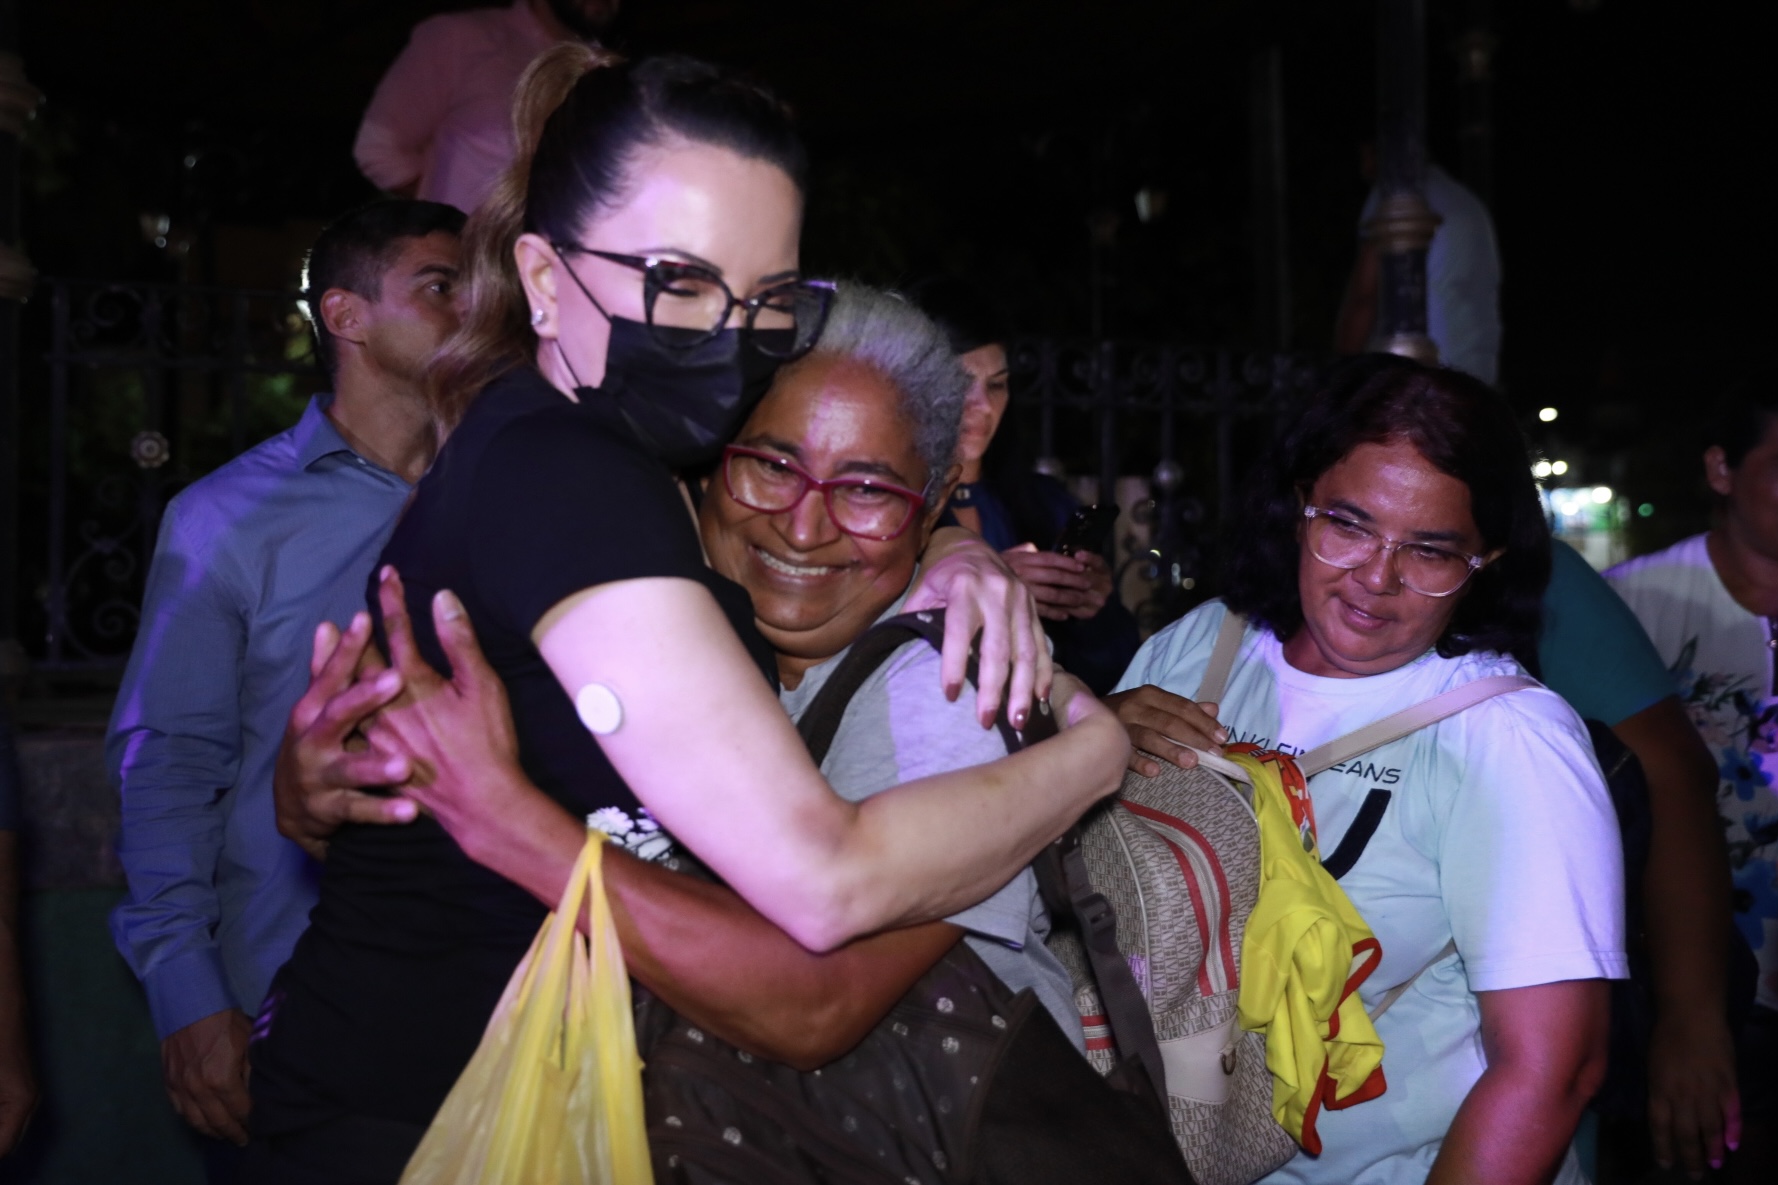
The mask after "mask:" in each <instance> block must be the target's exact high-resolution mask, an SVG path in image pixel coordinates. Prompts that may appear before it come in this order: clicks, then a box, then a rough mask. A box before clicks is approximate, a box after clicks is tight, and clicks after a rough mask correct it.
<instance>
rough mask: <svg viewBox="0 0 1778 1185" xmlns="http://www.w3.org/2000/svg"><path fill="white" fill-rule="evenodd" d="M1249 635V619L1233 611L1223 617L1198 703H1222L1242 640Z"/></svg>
mask: <svg viewBox="0 0 1778 1185" xmlns="http://www.w3.org/2000/svg"><path fill="white" fill-rule="evenodd" d="M1246 633H1247V619H1246V618H1245V617H1243V616H1241V615H1240V614H1239V613H1236V612H1235V611H1234V610H1233V609H1230V610H1228V612H1227V613H1225V614H1224V615H1223V619H1222V628H1221V629H1220V630H1218V631H1217V632H1216V646H1215V648H1213V649H1212V650H1211V651H1210V665H1209V666H1207V667H1205V668H1204V681H1203V682H1202V683H1200V684H1198V694H1197V695H1196V696H1194V697H1192V698H1193V699H1194V701H1195V702H1197V703H1210V704H1214V703H1220V702H1221V700H1222V693H1223V692H1224V691H1226V690H1228V685H1229V672H1230V671H1232V670H1234V669H1235V655H1236V654H1237V653H1239V652H1240V649H1241V639H1242V637H1243V636H1245V635H1246Z"/></svg>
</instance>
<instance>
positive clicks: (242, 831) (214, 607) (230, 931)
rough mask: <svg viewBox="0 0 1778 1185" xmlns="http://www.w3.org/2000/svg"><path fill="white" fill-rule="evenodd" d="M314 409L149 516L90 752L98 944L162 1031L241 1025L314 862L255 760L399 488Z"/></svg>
mask: <svg viewBox="0 0 1778 1185" xmlns="http://www.w3.org/2000/svg"><path fill="white" fill-rule="evenodd" d="M330 401H331V397H329V396H324V395H318V396H316V397H315V398H314V399H312V400H310V402H309V406H308V409H307V410H306V411H304V412H303V416H302V419H301V420H300V421H298V422H297V424H296V426H295V427H294V428H291V429H290V430H289V431H287V432H283V433H280V434H279V435H277V436H274V437H272V438H271V439H270V440H268V441H266V442H265V443H264V444H261V445H259V446H258V447H256V448H253V449H251V450H249V451H247V452H245V453H243V454H242V455H241V456H239V457H236V458H235V459H234V460H233V461H231V462H229V463H228V464H227V465H225V466H223V467H222V468H221V469H218V470H217V471H216V472H214V473H212V474H210V475H209V476H207V477H205V478H203V479H202V480H201V481H198V482H196V483H194V484H193V485H192V486H191V487H190V488H188V489H186V490H185V491H183V492H182V493H180V494H179V496H178V497H176V498H174V499H173V500H172V502H171V503H169V504H168V506H167V511H166V515H165V517H164V518H163V519H162V520H161V528H160V540H159V542H158V543H157V544H156V546H155V552H154V563H153V565H152V566H151V567H150V568H149V572H148V586H147V590H146V592H145V594H144V597H143V605H142V625H141V630H140V632H139V633H138V635H137V637H136V646H135V649H134V650H133V651H132V652H131V654H130V665H129V669H128V670H127V671H126V672H125V674H124V680H123V686H122V687H121V688H120V689H119V691H118V696H117V705H116V707H115V708H114V709H113V711H112V716H111V728H110V731H109V732H108V733H107V735H106V738H105V756H106V761H107V763H108V765H109V767H110V769H111V773H112V776H113V778H114V779H115V780H116V782H117V785H118V787H119V791H120V793H121V794H122V797H123V830H122V836H121V839H120V841H119V844H118V855H119V857H120V858H121V860H122V862H123V867H124V873H125V874H126V876H127V877H128V879H129V895H128V897H126V898H125V900H124V901H123V903H122V904H121V905H119V906H118V907H117V909H116V910H115V911H114V912H113V913H112V915H111V932H112V936H113V937H114V938H115V939H116V941H117V947H118V950H119V951H121V952H122V953H123V956H124V958H125V959H126V960H127V961H128V962H129V964H130V967H131V969H132V970H134V971H135V973H136V975H137V977H138V978H139V979H141V980H142V983H143V986H144V987H145V988H146V989H147V992H148V1004H149V1009H150V1011H151V1013H152V1014H153V1017H154V1024H155V1028H156V1030H158V1032H159V1033H160V1035H161V1036H162V1037H165V1036H167V1035H168V1034H170V1033H173V1032H174V1031H176V1030H178V1029H181V1028H184V1027H185V1026H186V1025H188V1024H191V1023H192V1022H193V1021H197V1020H202V1019H203V1018H204V1017H206V1016H209V1015H211V1014H213V1013H216V1012H221V1011H223V1010H225V1009H228V1008H240V1009H242V1010H243V1011H245V1012H246V1013H247V1014H248V1015H252V1014H254V1013H255V1012H256V1011H257V1010H258V1008H259V1004H260V1001H261V999H262V998H263V997H264V996H265V993H266V989H267V987H268V986H269V985H270V983H271V979H272V973H273V972H275V971H276V970H277V969H278V967H279V966H280V965H282V964H283V962H284V960H285V959H287V958H288V957H289V956H290V951H291V949H292V948H293V947H294V946H295V945H296V940H297V937H298V935H300V934H301V933H302V931H303V929H304V927H305V926H307V925H308V920H309V909H310V907H311V906H313V905H314V903H315V886H316V881H317V878H318V874H319V871H320V870H319V868H318V866H317V865H315V864H314V862H313V861H311V860H310V859H309V858H308V856H307V855H305V854H304V853H303V851H302V849H300V848H299V847H297V846H296V845H295V844H294V843H292V842H290V841H289V840H287V839H285V838H284V837H282V836H280V835H279V834H278V830H277V826H276V823H275V822H274V819H273V813H272V809H273V808H272V767H273V765H274V763H275V762H276V760H277V756H278V747H279V744H280V743H281V742H282V740H283V736H284V727H285V724H286V722H287V720H288V719H289V716H290V710H291V708H292V707H294V706H295V704H296V701H297V700H298V699H299V698H300V697H301V696H302V693H303V691H304V689H305V688H307V686H308V681H309V655H310V651H311V648H312V643H313V639H314V634H315V627H316V626H318V625H319V624H320V623H321V622H323V621H332V622H335V623H338V624H340V625H342V626H343V625H344V624H345V622H346V621H348V620H349V619H350V617H351V615H352V614H353V613H355V612H356V611H358V610H359V609H362V608H364V598H365V589H366V587H367V585H368V582H369V579H370V574H371V570H372V568H373V567H374V566H375V565H376V562H377V557H378V556H379V555H380V554H381V553H382V550H383V544H384V543H386V542H387V541H388V538H389V533H390V532H391V531H392V530H393V529H394V526H395V520H396V518H397V517H398V516H399V515H400V513H401V508H402V506H403V505H404V504H405V503H406V501H407V497H408V494H409V493H410V492H411V490H412V487H411V486H410V485H408V483H407V482H405V481H403V480H402V479H401V478H400V477H398V476H396V475H395V474H393V473H390V472H389V471H387V470H385V469H382V468H380V467H378V466H376V465H374V464H372V463H371V462H369V461H367V460H365V459H364V458H362V457H360V456H358V455H357V454H356V453H354V452H353V451H352V449H351V447H350V446H349V445H347V443H346V441H345V439H344V438H343V437H342V436H341V435H340V433H339V431H338V430H337V429H336V428H335V427H334V425H333V422H332V421H331V420H329V419H328V418H327V414H326V408H327V407H328V404H329V403H330Z"/></svg>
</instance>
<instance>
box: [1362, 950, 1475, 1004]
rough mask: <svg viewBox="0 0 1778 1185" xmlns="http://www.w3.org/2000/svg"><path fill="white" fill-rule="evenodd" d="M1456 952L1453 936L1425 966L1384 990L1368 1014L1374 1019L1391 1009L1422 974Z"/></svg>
mask: <svg viewBox="0 0 1778 1185" xmlns="http://www.w3.org/2000/svg"><path fill="white" fill-rule="evenodd" d="M1456 953H1457V940H1456V939H1455V938H1453V939H1451V941H1449V942H1447V943H1445V944H1444V945H1443V946H1441V947H1439V948H1438V953H1437V954H1436V955H1433V956H1432V958H1430V959H1428V960H1427V961H1426V965H1425V966H1424V967H1422V968H1420V969H1419V970H1418V971H1416V972H1414V973H1413V974H1412V975H1410V976H1408V977H1407V978H1406V979H1404V980H1402V981H1401V982H1400V983H1398V984H1396V985H1395V986H1394V987H1392V988H1390V989H1389V990H1388V991H1386V992H1384V993H1383V998H1382V999H1381V1000H1378V1001H1377V1003H1376V1007H1374V1008H1371V1009H1369V1010H1368V1011H1367V1012H1366V1015H1367V1016H1369V1017H1370V1018H1371V1019H1372V1020H1373V1021H1374V1020H1376V1019H1377V1018H1378V1017H1379V1016H1382V1015H1383V1014H1384V1013H1385V1012H1388V1011H1389V1009H1390V1008H1391V1007H1393V1006H1394V1004H1395V1002H1396V1001H1397V1000H1399V999H1401V998H1402V997H1403V996H1405V995H1406V994H1407V991H1408V989H1409V988H1411V987H1413V986H1414V981H1415V980H1417V979H1419V978H1420V977H1421V976H1422V975H1425V974H1426V973H1427V972H1428V971H1430V970H1432V969H1433V968H1434V967H1435V966H1437V965H1438V964H1439V963H1442V962H1444V961H1445V960H1446V959H1448V958H1450V957H1451V956H1452V955H1454V954H1456Z"/></svg>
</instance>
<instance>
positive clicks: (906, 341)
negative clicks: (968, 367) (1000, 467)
mask: <svg viewBox="0 0 1778 1185" xmlns="http://www.w3.org/2000/svg"><path fill="white" fill-rule="evenodd" d="M820 355H826V356H829V357H840V358H846V359H849V360H851V361H853V362H860V363H863V364H864V365H866V366H869V367H870V368H872V369H873V370H875V371H877V372H878V373H880V374H881V375H882V376H883V377H884V378H886V379H888V380H889V385H890V386H892V387H894V388H895V390H896V392H897V393H898V394H899V395H900V396H901V411H902V414H903V415H904V416H906V417H907V420H908V422H909V423H910V424H912V425H913V427H914V447H915V449H916V451H918V452H919V454H920V460H921V461H923V462H924V463H925V465H926V488H925V489H924V490H922V491H921V493H922V494H923V495H924V496H925V498H926V500H927V502H928V504H930V503H931V501H932V499H933V497H934V496H935V495H936V494H937V493H938V491H939V490H940V489H941V488H943V486H944V482H945V478H946V477H947V476H948V475H949V474H950V470H951V465H952V463H953V462H954V461H955V459H956V455H957V430H958V427H959V426H960V425H961V423H962V421H963V400H964V398H965V397H966V396H967V395H968V394H969V375H968V373H967V372H966V371H965V370H964V369H963V365H962V363H960V362H958V361H957V358H956V355H954V354H952V353H951V344H950V341H949V340H948V339H947V338H946V337H945V334H944V330H942V329H940V328H939V327H938V325H937V323H935V322H934V321H933V320H932V318H930V317H928V316H927V315H926V314H925V313H923V312H921V311H920V310H919V309H918V308H917V307H916V306H915V305H914V304H913V303H912V302H911V301H909V300H907V299H906V298H904V297H902V296H899V295H897V294H895V293H893V292H885V291H883V290H881V289H877V288H871V287H869V286H867V285H864V284H854V283H851V282H847V283H843V284H841V285H840V286H839V291H838V292H837V293H836V294H835V296H834V301H833V308H832V309H831V311H829V313H828V315H827V324H826V326H825V327H824V328H823V329H822V330H821V338H820V340H819V341H817V342H816V343H815V348H814V349H813V350H811V351H810V356H811V357H815V356H820Z"/></svg>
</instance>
